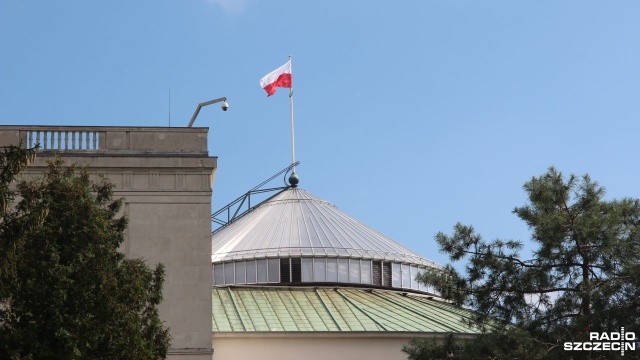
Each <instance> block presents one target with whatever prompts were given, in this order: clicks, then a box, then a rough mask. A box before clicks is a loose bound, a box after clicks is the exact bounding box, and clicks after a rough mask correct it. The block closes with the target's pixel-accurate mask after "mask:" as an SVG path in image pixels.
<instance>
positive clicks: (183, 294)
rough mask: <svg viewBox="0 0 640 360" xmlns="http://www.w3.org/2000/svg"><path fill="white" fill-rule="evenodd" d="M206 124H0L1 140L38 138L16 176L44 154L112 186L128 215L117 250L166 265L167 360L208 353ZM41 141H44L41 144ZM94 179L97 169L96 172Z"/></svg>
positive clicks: (34, 172)
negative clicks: (100, 177)
mask: <svg viewBox="0 0 640 360" xmlns="http://www.w3.org/2000/svg"><path fill="white" fill-rule="evenodd" d="M207 133H208V129H206V128H133V127H117V128H116V127H90V128H85V127H30V126H27V127H17V126H0V145H8V144H16V145H17V144H18V143H19V142H20V141H21V142H22V143H23V145H26V146H32V145H34V144H35V143H39V144H41V147H42V148H44V149H43V150H41V151H40V152H39V153H38V156H37V158H36V161H35V162H34V163H32V164H31V165H30V166H29V167H28V168H27V170H26V171H24V173H23V176H26V177H32V176H38V175H40V174H42V173H43V171H44V170H45V169H46V162H47V160H49V159H51V158H53V157H54V156H60V157H62V158H63V159H64V160H65V162H66V163H69V164H70V163H76V164H80V165H87V166H89V167H90V168H91V171H92V173H94V174H104V175H105V176H106V177H107V178H109V179H110V181H111V182H113V183H114V184H115V185H116V192H115V195H116V196H117V197H123V198H124V199H125V206H124V211H125V212H126V214H127V216H128V217H129V227H128V229H127V237H126V241H125V243H124V244H123V246H122V248H121V250H122V251H123V252H125V253H126V255H127V256H129V257H132V258H134V257H142V258H144V259H146V260H147V262H148V263H149V265H151V266H154V265H155V264H157V263H159V262H161V263H163V264H164V265H165V266H166V280H165V284H164V291H163V294H164V301H163V303H162V304H161V305H160V316H161V318H162V320H163V321H165V325H167V326H169V327H170V328H171V336H172V342H171V350H170V352H169V359H174V360H177V359H189V360H204V359H207V360H210V359H211V354H212V347H211V283H212V279H211V194H212V183H213V177H214V174H215V169H216V164H217V159H216V158H215V157H210V156H209V155H208V151H207ZM45 144H46V146H45ZM96 178H97V175H96Z"/></svg>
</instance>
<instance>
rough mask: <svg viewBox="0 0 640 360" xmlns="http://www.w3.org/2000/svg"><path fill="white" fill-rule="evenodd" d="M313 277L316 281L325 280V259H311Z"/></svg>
mask: <svg viewBox="0 0 640 360" xmlns="http://www.w3.org/2000/svg"><path fill="white" fill-rule="evenodd" d="M313 277H314V279H315V281H316V282H325V281H326V280H327V259H324V258H322V259H313Z"/></svg>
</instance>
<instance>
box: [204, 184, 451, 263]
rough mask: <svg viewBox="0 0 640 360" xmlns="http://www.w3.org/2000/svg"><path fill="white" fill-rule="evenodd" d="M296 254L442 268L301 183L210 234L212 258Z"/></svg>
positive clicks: (227, 259)
mask: <svg viewBox="0 0 640 360" xmlns="http://www.w3.org/2000/svg"><path fill="white" fill-rule="evenodd" d="M296 256H313V257H349V258H360V259H380V260H386V261H393V262H400V263H409V264H416V265H421V266H429V267H440V266H439V265H437V264H436V263H434V262H433V261H431V260H428V259H425V258H423V257H422V256H420V255H418V254H416V253H415V252H413V251H411V250H409V249H408V248H407V247H405V246H403V245H400V244H399V243H397V242H395V241H394V240H392V239H390V238H389V237H387V236H385V235H383V234H381V233H380V232H378V231H376V230H374V229H372V228H370V227H369V226H367V225H365V224H363V223H362V222H360V221H358V220H356V219H354V218H352V217H351V216H349V215H347V214H345V213H343V212H342V211H340V210H338V209H337V208H336V207H335V206H334V205H332V204H330V203H329V202H327V201H324V200H321V199H319V198H317V197H315V196H313V195H311V194H310V193H308V192H307V191H305V190H302V189H299V188H289V189H286V190H283V191H281V192H280V193H278V194H276V195H275V196H274V197H272V198H271V199H269V200H268V201H266V202H264V203H262V204H261V205H259V206H257V207H256V208H255V209H254V210H252V211H250V212H248V213H247V214H245V215H244V216H242V217H241V218H239V219H237V220H236V221H235V222H233V223H231V224H230V225H228V226H227V227H225V228H224V229H222V230H220V231H218V232H216V233H215V234H214V235H213V237H212V256H211V260H212V262H213V263H219V262H223V261H232V260H241V259H256V258H265V257H270V258H271V257H296Z"/></svg>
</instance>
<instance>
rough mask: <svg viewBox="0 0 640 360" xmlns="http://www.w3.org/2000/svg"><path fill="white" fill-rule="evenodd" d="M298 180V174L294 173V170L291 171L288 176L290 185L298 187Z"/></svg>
mask: <svg viewBox="0 0 640 360" xmlns="http://www.w3.org/2000/svg"><path fill="white" fill-rule="evenodd" d="M299 182H300V178H299V177H298V174H296V172H295V171H294V172H292V173H291V176H289V184H291V187H298V183H299Z"/></svg>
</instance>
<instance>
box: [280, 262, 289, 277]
mask: <svg viewBox="0 0 640 360" xmlns="http://www.w3.org/2000/svg"><path fill="white" fill-rule="evenodd" d="M280 282H283V283H288V282H291V266H290V265H289V259H280Z"/></svg>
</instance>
